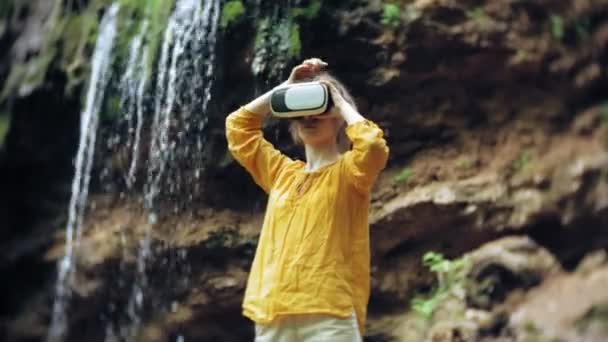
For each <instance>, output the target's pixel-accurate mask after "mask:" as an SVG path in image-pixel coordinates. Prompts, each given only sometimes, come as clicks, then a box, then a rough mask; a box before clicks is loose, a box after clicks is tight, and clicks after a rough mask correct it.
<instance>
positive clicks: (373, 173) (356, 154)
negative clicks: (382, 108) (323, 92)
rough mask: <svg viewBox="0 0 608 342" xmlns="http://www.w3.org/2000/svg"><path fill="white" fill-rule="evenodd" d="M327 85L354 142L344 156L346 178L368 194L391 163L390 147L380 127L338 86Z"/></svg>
mask: <svg viewBox="0 0 608 342" xmlns="http://www.w3.org/2000/svg"><path fill="white" fill-rule="evenodd" d="M326 85H327V86H328V87H329V89H330V91H331V96H332V98H333V100H334V103H335V105H336V107H337V108H338V109H339V112H340V114H341V115H342V117H343V118H344V120H345V121H346V123H347V124H348V126H347V127H346V135H347V136H348V138H349V139H350V141H351V142H352V143H353V147H352V149H351V150H350V151H348V152H346V154H345V155H344V162H345V164H346V170H347V174H346V176H347V177H348V179H349V181H350V183H351V184H352V185H353V186H354V187H355V188H356V189H357V190H359V191H360V192H362V193H367V192H369V191H370V189H371V187H372V185H374V182H375V180H376V178H377V177H378V174H379V173H380V171H382V169H384V167H385V166H386V161H387V160H388V152H389V148H388V146H387V145H386V140H384V134H383V132H382V129H380V127H378V125H376V124H375V123H373V122H371V121H370V120H367V119H365V118H364V117H363V116H362V115H361V114H359V112H358V111H357V110H356V109H355V108H354V107H353V106H352V105H351V104H350V103H348V102H347V101H346V100H345V99H344V98H343V97H342V95H341V94H340V92H339V91H338V89H336V87H335V86H333V85H332V84H331V83H326Z"/></svg>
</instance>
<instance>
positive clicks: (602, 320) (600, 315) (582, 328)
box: [575, 304, 608, 335]
mask: <svg viewBox="0 0 608 342" xmlns="http://www.w3.org/2000/svg"><path fill="white" fill-rule="evenodd" d="M575 326H576V329H577V330H578V331H579V333H585V332H586V331H588V330H589V329H590V328H591V327H592V326H593V327H595V329H596V330H599V331H601V333H602V334H603V335H606V334H608V304H597V305H594V306H593V307H591V309H590V310H589V311H588V312H587V313H586V314H585V315H583V317H581V318H580V319H578V320H577V321H576V322H575Z"/></svg>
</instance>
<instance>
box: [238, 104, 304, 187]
mask: <svg viewBox="0 0 608 342" xmlns="http://www.w3.org/2000/svg"><path fill="white" fill-rule="evenodd" d="M262 121H263V117H261V116H259V115H256V114H254V113H251V112H249V111H247V110H246V109H245V108H243V107H241V108H240V109H239V110H237V111H235V112H233V113H232V114H230V115H229V116H228V117H227V118H226V139H227V140H228V149H229V150H230V152H231V153H232V155H233V156H234V158H235V159H236V160H237V161H238V162H239V164H241V165H242V166H243V167H244V168H245V169H246V170H247V171H248V172H249V174H251V176H252V177H253V180H254V181H255V182H256V183H257V184H258V185H259V186H260V187H262V189H264V191H265V192H266V193H269V192H270V189H271V188H272V185H273V184H274V181H275V179H276V177H277V176H278V174H279V172H280V171H281V169H282V168H283V167H285V166H286V165H287V164H289V163H292V162H293V161H292V160H291V159H290V158H288V157H287V156H285V155H284V154H282V153H281V152H280V151H278V150H277V149H275V148H274V146H272V144H271V143H269V142H268V141H267V140H265V139H264V135H263V133H262V130H261V127H262Z"/></svg>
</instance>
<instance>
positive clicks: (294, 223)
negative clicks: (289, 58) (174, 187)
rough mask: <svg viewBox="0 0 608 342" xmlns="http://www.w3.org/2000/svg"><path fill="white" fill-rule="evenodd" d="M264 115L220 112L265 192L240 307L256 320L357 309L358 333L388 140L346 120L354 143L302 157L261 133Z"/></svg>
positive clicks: (239, 156)
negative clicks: (330, 157) (329, 156)
mask: <svg viewBox="0 0 608 342" xmlns="http://www.w3.org/2000/svg"><path fill="white" fill-rule="evenodd" d="M262 121H263V117H262V116H260V115H256V114H253V113H251V112H248V111H247V110H246V109H244V108H241V109H239V110H237V111H235V112H234V113H232V114H230V115H229V116H228V118H227V119H226V137H227V139H228V147H229V149H230V151H231V152H232V155H233V156H234V158H235V159H236V160H237V161H238V162H239V163H240V164H241V165H243V166H244V167H245V168H246V169H247V171H248V172H249V173H250V174H251V176H252V177H253V180H254V181H255V182H256V183H257V184H258V185H259V186H261V187H262V189H264V191H265V192H266V193H268V194H269V198H268V205H267V208H266V215H265V217H264V224H263V226H262V231H261V233H260V239H259V243H258V247H257V250H256V253H255V257H254V259H253V264H252V266H251V272H250V274H249V279H248V282H247V288H246V290H245V298H244V301H243V314H244V315H245V316H247V317H249V318H250V319H252V320H253V321H255V322H256V323H262V324H263V323H269V322H271V321H273V320H274V319H275V318H277V317H279V316H282V315H292V314H312V313H315V314H318V313H325V314H330V315H334V316H338V317H343V318H346V317H348V316H350V315H351V314H352V313H353V310H354V311H355V312H356V315H357V320H358V323H359V330H360V331H361V334H362V335H363V327H364V323H365V317H366V310H367V302H368V299H369V291H370V266H369V265H370V251H369V224H368V210H369V202H370V189H371V187H372V185H373V183H374V181H375V179H376V177H377V176H378V174H379V173H380V171H381V170H382V169H383V168H384V166H385V165H386V160H387V158H388V147H387V145H386V142H385V140H384V139H383V132H382V130H381V129H380V128H379V127H378V126H376V124H374V123H373V122H371V121H368V120H366V121H361V122H357V123H354V124H352V125H349V126H348V127H347V128H346V134H347V136H348V137H349V138H350V140H351V141H352V144H353V148H352V149H351V150H350V151H348V152H346V153H345V154H343V155H342V157H341V158H340V159H339V160H338V161H337V162H335V163H333V164H330V165H327V166H325V167H323V168H321V169H319V170H317V171H315V172H306V171H305V169H304V166H305V163H304V162H302V161H294V160H292V159H290V158H288V157H287V156H285V155H283V154H282V153H281V152H280V151H278V150H276V149H275V148H274V147H273V146H272V144H270V143H269V142H268V141H266V140H265V139H264V137H263V134H262V131H261V126H262Z"/></svg>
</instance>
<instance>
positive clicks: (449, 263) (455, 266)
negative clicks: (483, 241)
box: [410, 252, 471, 319]
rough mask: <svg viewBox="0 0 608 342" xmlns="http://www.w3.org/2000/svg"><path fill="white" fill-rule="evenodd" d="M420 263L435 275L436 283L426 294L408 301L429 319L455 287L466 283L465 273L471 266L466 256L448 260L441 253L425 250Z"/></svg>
mask: <svg viewBox="0 0 608 342" xmlns="http://www.w3.org/2000/svg"><path fill="white" fill-rule="evenodd" d="M422 264H423V265H424V266H426V267H427V268H428V269H429V270H430V271H431V272H433V273H435V275H436V276H437V282H438V284H437V285H436V286H435V287H433V289H432V290H431V291H430V293H429V294H428V295H426V296H422V295H418V296H416V297H414V298H413V299H412V301H411V302H410V307H411V309H412V310H413V311H414V312H416V313H417V314H418V315H420V316H422V317H424V318H426V319H429V318H431V317H432V316H433V314H434V313H435V310H436V309H437V307H438V306H439V305H440V304H441V303H442V302H443V301H444V300H446V299H447V298H448V297H449V296H450V295H452V294H453V293H454V292H455V290H456V289H457V288H460V289H462V288H463V287H464V286H465V283H466V279H467V278H466V275H467V274H468V272H469V270H470V268H471V260H470V259H469V257H468V256H466V255H465V256H463V257H461V258H458V259H454V260H449V259H446V258H444V257H443V254H441V253H437V252H427V253H426V254H424V256H423V257H422Z"/></svg>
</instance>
